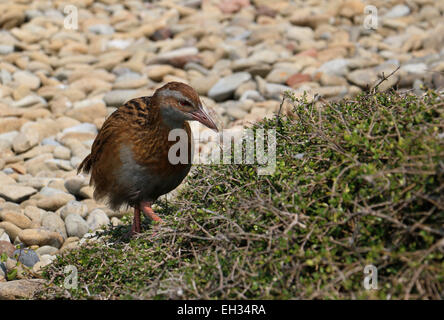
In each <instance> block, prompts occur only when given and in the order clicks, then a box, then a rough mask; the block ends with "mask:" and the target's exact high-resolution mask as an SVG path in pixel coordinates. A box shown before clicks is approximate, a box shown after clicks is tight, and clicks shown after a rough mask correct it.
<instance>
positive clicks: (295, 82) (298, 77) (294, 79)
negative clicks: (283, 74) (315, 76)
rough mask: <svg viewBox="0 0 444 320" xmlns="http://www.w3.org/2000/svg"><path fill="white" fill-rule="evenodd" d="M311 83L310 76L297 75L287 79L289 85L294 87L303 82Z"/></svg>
mask: <svg viewBox="0 0 444 320" xmlns="http://www.w3.org/2000/svg"><path fill="white" fill-rule="evenodd" d="M307 81H311V77H310V75H308V74H303V73H296V74H294V75H292V76H291V77H290V78H288V79H287V85H288V86H289V87H294V86H296V85H298V84H300V83H302V82H307Z"/></svg>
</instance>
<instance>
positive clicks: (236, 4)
mask: <svg viewBox="0 0 444 320" xmlns="http://www.w3.org/2000/svg"><path fill="white" fill-rule="evenodd" d="M249 5H250V0H223V1H222V2H221V3H220V4H219V9H220V10H221V11H222V12H223V13H235V12H238V11H239V10H240V9H242V8H243V7H248V6H249Z"/></svg>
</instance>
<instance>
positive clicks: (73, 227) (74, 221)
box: [65, 213, 89, 238]
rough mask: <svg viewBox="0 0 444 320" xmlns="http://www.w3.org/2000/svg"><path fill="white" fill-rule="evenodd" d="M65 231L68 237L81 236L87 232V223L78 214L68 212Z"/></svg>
mask: <svg viewBox="0 0 444 320" xmlns="http://www.w3.org/2000/svg"><path fill="white" fill-rule="evenodd" d="M65 225H66V231H67V233H68V236H70V237H79V238H82V237H83V236H84V234H85V233H87V232H88V228H89V227H88V224H87V223H86V221H85V220H84V219H83V218H82V217H81V216H80V215H78V214H73V213H72V214H69V215H68V216H67V217H66V219H65Z"/></svg>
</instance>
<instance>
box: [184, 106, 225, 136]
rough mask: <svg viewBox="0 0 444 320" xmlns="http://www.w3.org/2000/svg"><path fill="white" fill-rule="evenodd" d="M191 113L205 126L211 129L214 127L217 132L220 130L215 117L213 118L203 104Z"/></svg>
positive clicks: (194, 118)
mask: <svg viewBox="0 0 444 320" xmlns="http://www.w3.org/2000/svg"><path fill="white" fill-rule="evenodd" d="M190 114H191V117H192V118H193V120H196V121H199V122H200V123H202V124H203V125H204V126H206V127H208V128H210V129H213V130H214V131H216V132H219V130H218V129H217V126H216V124H215V123H214V121H213V119H211V117H210V116H209V114H208V112H207V111H205V109H204V108H203V107H202V105H201V106H200V108H199V110H197V111H194V112H191V113H190Z"/></svg>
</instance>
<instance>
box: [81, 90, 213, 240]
mask: <svg viewBox="0 0 444 320" xmlns="http://www.w3.org/2000/svg"><path fill="white" fill-rule="evenodd" d="M192 120H197V121H199V122H201V123H203V124H204V125H206V126H208V127H209V128H212V129H215V130H217V128H216V125H215V124H214V122H213V120H212V119H211V118H210V117H209V116H208V114H207V113H206V112H205V111H204V109H203V107H202V104H201V101H200V99H199V96H198V94H197V93H196V92H195V91H194V89H192V88H191V87H190V86H188V85H186V84H183V83H179V82H170V83H168V84H166V85H165V86H163V87H162V88H160V89H158V90H156V92H155V93H154V95H153V96H152V97H141V98H136V99H133V100H130V101H128V102H127V103H125V104H124V105H123V106H121V107H120V108H118V109H117V110H116V111H115V112H113V113H112V114H111V115H110V116H109V117H108V118H107V119H106V121H105V122H104V124H103V126H102V128H101V129H100V131H99V133H98V135H97V137H96V139H95V140H94V143H93V145H92V148H91V154H89V155H88V156H87V157H86V158H85V159H84V160H83V162H82V163H81V164H80V166H79V168H78V172H81V171H83V172H85V173H89V172H91V180H90V184H92V185H94V187H95V191H94V198H96V199H106V200H107V201H108V203H109V205H110V206H111V208H113V209H118V208H119V207H121V206H122V205H129V206H132V207H134V209H135V210H134V223H133V228H132V233H135V232H140V217H139V215H140V210H142V211H143V212H144V213H145V214H146V215H147V216H148V217H149V218H151V219H153V220H158V221H161V219H160V218H159V217H158V216H157V215H156V214H155V213H154V212H153V211H152V209H151V204H152V203H153V202H154V201H155V200H156V199H157V198H158V197H159V196H161V195H163V194H166V193H168V192H170V191H171V190H173V189H175V188H176V187H177V186H178V185H179V184H180V183H181V182H182V180H183V179H184V178H185V177H186V175H187V174H188V172H189V170H190V168H191V158H192V154H191V152H192V150H191V139H192V136H191V130H190V126H189V124H188V123H187V121H192ZM173 129H182V130H184V131H183V132H185V133H186V138H187V139H185V141H183V139H181V140H179V139H178V140H175V141H169V140H168V135H169V133H170V131H171V130H173ZM178 141H180V147H181V150H185V151H186V152H187V154H186V157H185V158H183V157H182V159H186V161H185V163H180V162H179V163H177V164H173V163H172V162H171V161H170V159H169V158H168V153H169V150H170V148H171V147H172V146H173V145H175V144H176V143H178ZM173 162H174V161H173Z"/></svg>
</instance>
